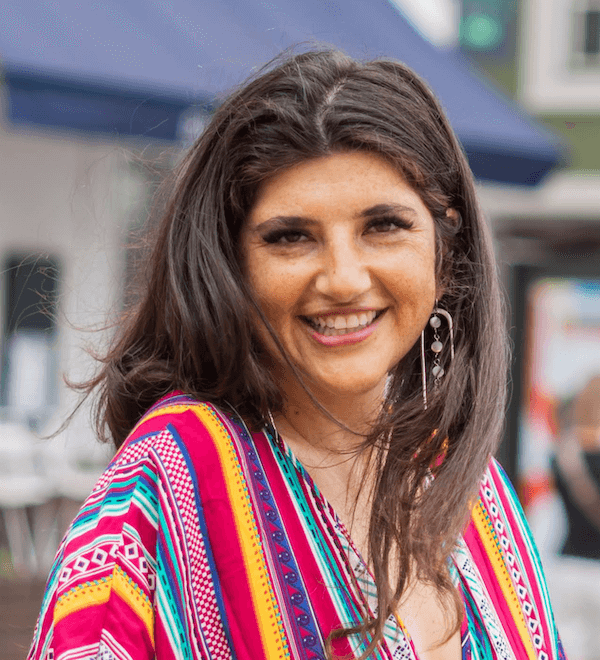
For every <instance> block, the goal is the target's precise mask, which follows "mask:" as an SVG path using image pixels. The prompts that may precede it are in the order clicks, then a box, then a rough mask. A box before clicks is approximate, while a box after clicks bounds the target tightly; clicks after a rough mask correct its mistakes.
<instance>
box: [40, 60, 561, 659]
mask: <svg viewBox="0 0 600 660" xmlns="http://www.w3.org/2000/svg"><path fill="white" fill-rule="evenodd" d="M168 190H169V203H168V205H167V210H166V213H165V214H164V217H163V219H162V222H161V224H160V226H159V227H158V230H157V233H156V234H155V235H154V236H152V237H151V240H150V245H151V247H152V251H151V254H150V255H149V258H148V260H147V263H148V269H147V271H146V272H143V273H140V283H139V297H138V300H137V301H136V302H135V304H133V305H132V307H131V309H129V310H128V311H127V313H126V315H125V316H124V318H123V321H122V325H121V326H120V327H119V328H118V332H117V333H116V336H115V341H114V345H113V346H112V348H111V349H110V351H109V352H108V354H107V355H106V357H105V358H104V359H103V361H102V364H101V368H100V370H99V372H98V375H97V376H96V377H95V378H94V379H93V380H91V381H90V382H88V383H84V384H83V385H82V386H81V387H82V389H83V391H84V392H86V393H87V394H91V393H92V392H94V391H98V393H99V398H98V423H99V434H100V436H101V437H103V438H104V439H108V437H109V438H110V439H111V440H112V441H113V442H114V444H115V445H116V446H117V447H118V448H119V451H118V453H117V455H116V458H115V460H114V461H113V463H112V464H111V465H110V466H109V468H108V470H107V471H106V473H105V474H104V475H103V476H102V478H101V479H100V481H99V482H98V484H97V486H96V487H95V489H94V490H93V492H92V494H91V495H90V498H89V499H88V501H87V502H86V504H85V506H84V507H83V509H82V511H81V513H80V514H79V515H78V517H77V518H76V519H75V521H74V522H73V525H72V527H71V529H70V530H69V532H68V534H67V536H66V538H65V540H64V542H63V544H62V546H61V548H60V550H59V554H58V556H57V559H56V564H55V567H54V569H53V571H52V574H51V576H50V580H49V582H48V588H47V594H46V597H45V599H44V604H43V609H42V613H41V615H40V619H39V622H38V627H37V629H36V634H35V638H34V642H33V645H32V648H31V651H30V655H29V658H30V659H31V660H34V659H35V660H41V658H44V659H47V658H48V659H49V658H52V659H54V660H67V658H102V659H103V660H105V659H110V660H112V659H114V658H117V659H119V660H133V659H134V658H135V660H138V659H139V660H143V659H145V658H147V659H148V660H150V659H151V658H156V659H157V660H166V659H167V658H194V659H196V658H198V659H199V658H203V659H208V658H223V659H225V658H227V659H228V658H236V659H238V660H242V659H245V660H258V659H261V658H268V659H269V660H274V659H280V660H284V659H287V658H291V659H294V660H296V659H306V660H317V659H321V660H322V659H323V658H324V657H327V658H328V660H331V659H332V658H340V657H351V658H360V659H361V660H365V659H366V658H381V659H383V658H388V659H400V658H402V659H405V660H500V659H502V660H524V659H527V660H542V659H543V658H545V659H547V660H560V659H561V658H564V654H563V651H562V647H561V644H560V640H559V637H558V634H557V631H556V629H555V626H554V622H553V617H552V612H551V611H550V607H549V601H548V596H547V590H546V586H545V582H544V578H543V575H542V571H541V566H540V564H539V560H538V557H537V554H536V552H535V550H534V548H533V542H532V540H531V537H530V535H529V532H528V529H527V524H526V522H525V519H524V517H523V513H522V511H521V508H520V506H519V503H518V501H517V499H516V497H515V495H514V492H513V491H512V488H511V487H510V484H508V482H507V480H506V477H505V476H504V474H503V473H502V470H501V469H500V467H499V466H498V465H497V463H495V461H494V459H493V453H494V451H495V448H496V446H497V442H498V439H499V433H500V428H501V423H502V418H503V414H504V404H505V378H506V342H505V337H504V330H503V328H504V319H503V316H502V305H501V300H500V295H499V292H498V283H497V276H496V268H495V264H494V260H493V254H492V250H491V247H490V239H489V236H488V234H487V229H486V224H485V222H484V220H483V219H482V217H481V215H480V214H479V211H478V208H477V200H476V197H475V192H474V185H473V180H472V176H471V173H470V171H469V168H468V166H467V163H466V161H465V158H464V155H463V153H462V151H461V149H460V146H459V145H458V143H457V140H456V138H455V136H454V134H453V133H452V130H451V129H450V127H449V125H448V122H447V120H446V119H445V117H444V114H443V112H442V110H441V108H440V106H439V104H438V103H437V101H436V99H435V98H434V97H433V95H432V94H431V92H430V91H429V90H428V88H427V87H426V85H425V84H424V83H423V82H422V81H421V80H420V79H419V78H418V77H417V76H416V75H415V74H414V73H413V72H412V71H411V70H410V69H408V68H407V67H405V66H404V65H402V64H400V63H398V62H392V61H389V60H376V61H372V62H365V63H361V62H357V61H355V60H353V59H351V58H349V57H346V56H345V55H343V54H342V53H339V52H337V51H328V50H326V51H318V52H314V51H313V52H307V53H304V54H300V55H297V56H294V57H289V58H287V59H285V58H282V59H281V60H280V61H278V62H275V63H273V64H271V65H270V66H269V67H267V68H266V69H265V70H264V71H262V72H260V73H259V74H258V75H257V76H256V77H255V78H254V79H252V80H250V81H249V82H248V83H247V84H246V85H245V86H243V87H241V88H240V89H239V90H237V91H236V92H234V93H233V94H232V95H231V96H230V97H229V98H228V99H227V100H225V101H224V103H223V104H222V106H221V107H220V108H219V109H218V110H217V112H216V113H215V115H214V117H213V119H212V121H211V123H210V124H209V125H208V126H207V128H206V129H205V131H204V133H203V134H202V135H201V136H200V137H199V138H198V140H197V141H196V143H195V144H194V145H193V147H192V148H191V149H190V151H189V152H188V154H187V155H186V157H185V158H184V159H183V161H182V163H181V165H180V166H179V168H178V170H177V171H176V172H175V173H174V177H173V180H172V181H171V182H170V183H169V188H168Z"/></svg>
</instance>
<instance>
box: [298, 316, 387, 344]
mask: <svg viewBox="0 0 600 660" xmlns="http://www.w3.org/2000/svg"><path fill="white" fill-rule="evenodd" d="M361 311H366V310H361ZM338 313H339V312H338ZM349 313H352V312H349ZM320 316H321V315H320ZM384 316H385V314H381V315H380V316H379V317H378V318H377V319H375V320H374V321H373V322H372V323H371V324H370V325H368V326H367V327H366V328H361V329H360V330H357V331H356V332H349V333H347V334H345V335H337V336H333V337H326V336H325V335H322V334H321V333H320V332H317V331H316V330H315V329H314V328H312V327H311V326H310V325H306V328H307V330H308V332H309V333H310V336H311V337H312V338H313V339H314V340H315V341H316V342H318V343H319V344H322V345H323V346H331V347H334V346H348V345H349V344H358V343H359V342H361V341H364V340H365V339H367V338H368V337H370V336H371V335H372V334H373V333H374V332H375V330H376V329H377V326H378V325H379V323H380V321H381V319H382V318H383V317H384Z"/></svg>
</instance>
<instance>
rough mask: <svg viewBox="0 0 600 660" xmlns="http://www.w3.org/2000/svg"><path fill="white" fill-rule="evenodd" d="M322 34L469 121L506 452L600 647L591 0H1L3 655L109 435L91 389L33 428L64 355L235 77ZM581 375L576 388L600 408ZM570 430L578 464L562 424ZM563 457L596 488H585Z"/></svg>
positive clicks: (552, 575)
mask: <svg viewBox="0 0 600 660" xmlns="http://www.w3.org/2000/svg"><path fill="white" fill-rule="evenodd" d="M315 43H316V44H320V43H329V44H334V45H336V46H339V47H341V48H343V49H344V50H346V51H347V52H349V53H350V54H351V55H354V56H358V57H376V56H381V55H383V56H390V57H394V58H397V59H400V60H403V61H405V62H406V63H408V64H409V65H410V66H412V67H413V68H414V69H416V70H417V72H419V73H420V74H421V75H422V76H424V77H425V78H426V80H427V81H428V82H429V84H430V85H431V86H432V88H433V89H434V91H435V92H436V93H437V94H438V96H439V97H440V99H441V101H442V103H443V105H444V107H445V109H446V111H447V113H448V115H449V117H450V120H451V122H452V124H453V126H454V128H455V130H456V131H457V133H458V136H459V138H460V140H461V142H462V144H463V147H464V149H465V151H466V153H467V156H468V158H469V162H470V164H471V167H472V169H473V172H474V174H475V176H476V178H477V182H478V188H479V194H480V200H481V204H482V207H483V210H484V212H485V215H486V217H487V219H488V221H489V223H490V226H491V228H492V232H493V235H494V239H495V247H496V251H497V256H498V263H499V268H500V270H501V274H502V279H503V282H504V286H505V289H506V292H507V299H508V302H509V310H508V319H507V322H508V325H509V328H510V332H511V337H512V341H513V348H514V361H513V363H512V381H511V383H512V396H511V403H510V407H509V410H508V413H507V418H506V433H505V439H504V442H503V444H502V447H501V449H500V452H499V458H500V460H501V462H502V463H503V465H504V467H505V469H506V470H507V472H508V473H509V475H510V477H511V478H512V479H513V481H514V483H515V485H516V487H517V489H518V493H519V496H520V497H521V499H522V502H523V504H524V506H525V507H526V511H527V513H528V516H529V518H530V521H531V523H532V527H533V530H534V534H535V535H536V538H537V541H538V543H539V545H540V551H541V554H542V557H543V561H544V563H545V566H546V570H547V572H548V579H549V583H550V588H551V591H552V594H553V598H554V605H555V609H556V616H557V620H558V624H559V627H560V629H561V631H562V636H563V638H564V642H565V646H566V648H567V652H568V654H569V657H570V659H571V660H592V659H594V658H598V657H600V578H599V577H598V575H599V574H600V569H599V568H598V565H599V564H600V562H599V561H598V560H599V558H600V521H595V520H594V519H593V518H594V516H593V515H592V514H590V513H589V510H591V509H593V508H594V507H595V502H596V500H598V507H596V508H597V509H598V510H599V511H600V495H599V494H598V493H597V492H595V491H594V489H595V488H596V486H595V483H596V481H597V480H600V459H599V460H598V461H597V460H596V459H597V458H598V457H599V456H600V453H599V452H600V412H599V413H598V421H596V417H595V413H594V412H592V413H589V414H588V413H585V414H583V413H582V415H583V417H581V415H580V414H579V412H578V411H580V410H582V409H583V408H582V406H583V405H584V404H578V403H577V402H578V401H579V400H580V398H581V397H583V396H584V395H582V394H581V392H582V390H585V387H586V385H587V384H588V383H589V382H590V380H591V379H593V377H594V376H596V375H597V374H600V259H599V258H598V257H599V255H600V0H337V1H336V0H293V1H292V0H268V1H267V0H221V1H220V2H212V0H203V2H202V3H198V2H193V1H192V0H170V1H169V0H163V1H160V2H159V1H158V0H157V1H156V2H154V1H152V2H148V1H146V2H144V1H143V0H121V1H120V2H116V1H112V2H111V1H110V0H107V1H106V2H103V3H80V2H76V1H75V0H53V1H52V2H50V0H30V1H29V2H27V3H24V2H17V1H16V0H4V2H3V3H2V5H1V6H0V227H1V231H0V291H1V294H0V649H2V654H3V656H2V657H3V658H5V659H6V660H12V659H13V658H14V659H16V658H23V657H25V655H26V652H27V647H28V643H29V640H30V638H31V635H32V631H33V626H34V624H35V617H36V614H37V610H38V609H39V606H40V602H41V597H42V591H43V580H44V577H45V575H46V574H47V572H48V570H49V567H50V565H51V562H52V557H53V555H54V552H55V550H56V547H57V544H58V543H59V540H60V538H61V536H62V534H63V533H64V530H65V529H66V526H67V525H68V524H69V522H70V520H71V518H72V517H73V515H74V514H75V512H76V511H77V509H78V507H79V506H80V504H81V502H82V501H83V500H84V499H85V497H86V496H87V494H88V493H89V491H90V489H91V488H92V486H93V483H94V481H95V480H96V478H97V476H98V475H99V473H100V472H101V470H102V469H103V467H104V466H105V465H106V463H107V461H108V460H109V459H110V449H109V448H108V447H106V446H103V445H100V444H99V443H97V442H96V441H95V438H94V434H93V431H92V425H91V422H90V412H91V411H90V406H89V405H88V404H85V405H83V406H82V407H81V409H80V410H79V411H78V412H77V414H76V415H75V416H74V418H73V420H72V422H71V424H69V425H68V426H67V427H66V428H65V429H64V430H62V431H61V432H59V433H58V434H57V435H56V436H55V437H54V438H53V439H51V440H40V439H39V436H40V435H44V434H48V433H51V432H54V431H56V430H57V429H58V428H60V426H61V423H62V422H63V421H64V420H65V419H66V417H67V416H68V415H69V414H70V413H71V412H72V410H73V409H74V407H75V406H76V404H77V402H78V396H77V395H76V394H74V393H73V391H72V390H70V389H69V388H68V387H67V386H66V385H65V383H64V380H63V376H64V375H66V376H67V378H69V379H70V380H72V381H75V382H77V381H81V380H83V379H85V378H86V377H89V376H90V375H91V374H93V371H94V361H93V359H92V358H91V357H90V356H89V352H88V351H89V349H92V350H96V351H100V352H102V347H103V346H105V345H106V342H107V341H108V340H109V338H110V326H111V323H114V321H115V320H116V319H117V318H118V315H119V312H120V311H121V309H122V307H123V304H124V303H125V302H126V301H125V296H126V294H125V291H126V287H127V283H128V282H129V281H130V280H131V277H132V274H133V272H134V271H135V261H134V260H133V259H132V256H131V251H128V246H131V245H132V244H133V243H135V242H136V241H137V240H138V239H139V237H140V236H141V235H142V232H143V227H144V226H145V223H146V221H147V218H148V216H149V213H150V210H151V209H152V205H153V196H154V194H155V191H156V188H157V186H158V184H159V183H160V181H161V180H162V178H163V177H164V175H165V173H166V172H168V171H169V169H170V168H171V167H172V166H173V165H174V164H175V163H176V162H177V160H178V159H179V157H180V155H181V153H182V150H183V149H185V147H186V146H187V145H189V144H190V143H191V141H192V140H193V139H194V138H195V137H196V136H197V135H198V134H199V133H200V132H201V131H202V127H203V126H204V125H205V123H206V121H207V118H208V117H209V116H210V113H211V112H212V111H213V110H214V108H215V107H216V106H217V105H218V103H219V99H220V98H222V97H223V94H224V93H225V92H226V91H227V90H228V89H230V88H231V87H232V86H234V85H236V84H239V83H241V82H242V81H243V80H244V79H245V78H246V77H247V76H248V75H251V74H252V73H253V72H255V71H256V69H257V68H258V67H260V66H261V65H262V64H264V63H265V62H266V61H268V60H269V59H270V58H272V57H274V56H275V55H276V54H277V53H279V52H280V51H281V50H282V49H284V48H286V47H288V46H291V45H294V44H303V45H302V46H300V48H306V47H307V44H308V45H310V44H315ZM585 391H586V392H587V390H585ZM586 396H587V395H586ZM584 398H585V397H584ZM588 399H589V401H591V403H590V402H588V404H586V405H587V406H588V408H586V410H587V409H593V410H594V411H595V410H596V409H598V408H600V397H599V401H598V406H596V403H595V401H594V400H593V397H592V398H590V397H588V398H587V399H586V401H588ZM578 406H579V407H578ZM588 412H589V411H588ZM578 415H579V416H578ZM581 428H585V429H586V431H585V433H583V435H581V433H579V431H580V430H581ZM574 429H575V431H577V433H579V435H577V433H575V431H574ZM576 435H577V437H580V436H581V437H583V438H584V440H581V441H580V442H579V445H578V447H579V450H578V451H577V452H576V454H577V455H578V456H579V460H578V462H577V465H576V466H575V467H574V466H573V465H571V466H570V467H569V466H568V465H566V462H565V461H564V460H563V459H562V458H561V447H566V446H567V444H566V443H565V442H564V438H565V437H567V436H568V437H575V436H576ZM562 453H563V454H564V453H565V452H562ZM563 463H564V465H563ZM577 470H579V472H577ZM582 475H583V476H582ZM573 481H576V482H577V483H579V484H582V483H585V484H586V485H587V486H588V490H587V492H586V493H583V494H582V493H581V492H578V489H577V488H576V489H575V491H577V492H575V493H574V494H573V492H571V491H570V484H571V482H573ZM579 490H581V487H580V488H579ZM586 498H587V499H586ZM594 498H596V499H594ZM584 500H585V501H584ZM577 515H579V518H577ZM573 516H575V518H573ZM586 525H587V527H586ZM596 537H597V538H596Z"/></svg>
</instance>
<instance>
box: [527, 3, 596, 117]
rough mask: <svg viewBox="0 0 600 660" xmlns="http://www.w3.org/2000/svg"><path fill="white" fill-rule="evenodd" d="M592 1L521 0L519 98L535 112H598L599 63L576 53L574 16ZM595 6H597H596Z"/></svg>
mask: <svg viewBox="0 0 600 660" xmlns="http://www.w3.org/2000/svg"><path fill="white" fill-rule="evenodd" d="M593 4H594V2H593V0H524V2H523V14H522V29H521V38H520V49H521V52H520V55H521V56H520V63H521V71H520V73H521V75H520V84H519V87H520V91H519V97H520V98H519V100H520V101H521V102H522V103H523V105H524V106H525V107H526V108H527V109H528V110H530V111H532V112H534V113H540V114H541V113H563V112H570V113H572V114H575V113H577V112H581V113H593V114H597V113H598V111H599V108H600V63H599V62H592V63H589V64H588V65H587V66H586V65H585V64H584V62H583V61H582V59H581V57H579V56H578V54H577V52H576V47H575V44H576V42H577V39H578V35H577V31H578V30H579V29H580V27H581V26H580V25H579V26H578V24H577V14H578V13H579V12H581V11H583V10H585V9H586V8H588V7H589V8H591V7H592V6H593ZM598 6H599V7H600V5H598Z"/></svg>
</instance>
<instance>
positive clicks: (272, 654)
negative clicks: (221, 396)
mask: <svg viewBox="0 0 600 660" xmlns="http://www.w3.org/2000/svg"><path fill="white" fill-rule="evenodd" d="M194 412H195V413H196V415H197V417H198V419H199V420H200V421H201V422H202V424H203V425H204V426H205V427H206V429H207V431H208V432H209V433H210V435H211V437H212V439H213V442H214V444H215V447H216V449H217V451H218V453H219V458H220V459H221V465H222V467H223V476H224V479H225V484H226V486H227V492H228V495H229V500H230V502H231V505H232V506H231V510H232V513H233V517H234V520H235V525H236V528H237V532H238V539H239V543H240V548H241V551H242V555H243V557H244V564H245V567H246V576H247V579H248V585H249V586H250V593H251V595H252V601H253V604H254V612H255V613H256V618H257V621H258V628H259V631H260V636H261V639H262V642H263V647H264V650H265V658H267V659H273V660H275V659H279V658H288V657H289V652H288V644H287V640H286V639H285V638H284V637H283V635H282V632H283V630H282V626H281V624H280V614H279V608H278V605H277V601H276V600H275V598H274V595H273V585H272V584H271V578H270V576H269V573H268V571H267V567H266V563H265V560H264V556H263V549H262V545H261V540H260V536H259V534H258V528H257V525H256V520H255V518H254V513H253V511H252V505H251V502H250V496H249V495H248V492H247V488H246V486H245V485H244V482H245V479H244V475H243V474H242V470H241V467H240V464H239V461H238V457H237V455H236V452H235V448H234V445H233V442H232V440H231V437H230V435H229V432H228V430H227V429H226V428H225V426H224V425H223V423H222V422H221V421H220V420H219V419H218V418H217V417H216V416H215V415H214V413H213V412H212V411H211V409H210V408H209V407H208V406H206V405H203V404H201V405H199V406H195V407H194ZM265 596H266V598H265Z"/></svg>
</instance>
